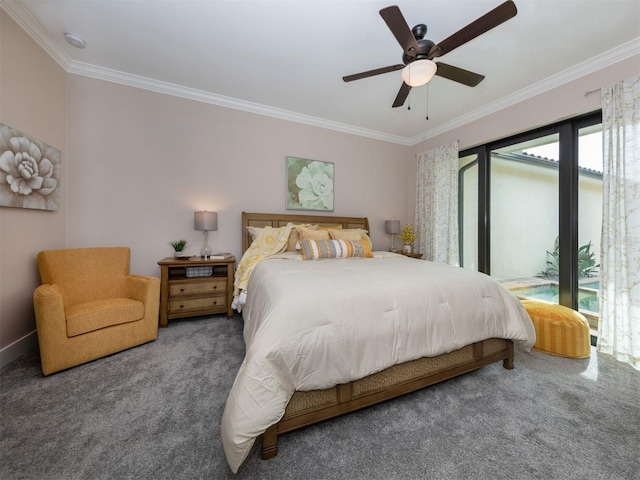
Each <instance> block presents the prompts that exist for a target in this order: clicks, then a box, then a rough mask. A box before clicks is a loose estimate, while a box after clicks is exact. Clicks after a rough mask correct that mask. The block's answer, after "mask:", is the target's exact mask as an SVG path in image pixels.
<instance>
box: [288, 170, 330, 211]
mask: <svg viewBox="0 0 640 480" xmlns="http://www.w3.org/2000/svg"><path fill="white" fill-rule="evenodd" d="M333 174H334V165H333V163H331V162H322V161H319V160H306V159H304V158H296V157H287V210H321V211H324V212H333Z"/></svg>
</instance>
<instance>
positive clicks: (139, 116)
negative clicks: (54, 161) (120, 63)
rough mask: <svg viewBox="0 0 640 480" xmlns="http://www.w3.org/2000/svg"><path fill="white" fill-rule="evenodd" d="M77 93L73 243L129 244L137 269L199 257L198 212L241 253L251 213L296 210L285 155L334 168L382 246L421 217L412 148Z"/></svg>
mask: <svg viewBox="0 0 640 480" xmlns="http://www.w3.org/2000/svg"><path fill="white" fill-rule="evenodd" d="M68 92H69V102H68V128H69V162H68V163H69V171H68V172H69V173H68V183H69V185H68V190H67V192H68V207H67V216H68V242H67V243H68V246H69V247H81V246H89V245H129V246H130V247H131V248H132V265H131V268H132V270H134V271H136V272H138V273H143V274H148V275H156V276H157V275H158V273H159V272H158V266H157V262H158V260H160V259H162V258H163V257H166V256H170V255H171V254H172V250H171V247H169V245H168V242H169V241H170V240H175V239H178V238H186V239H187V240H189V242H190V243H191V247H190V249H189V250H188V252H189V253H198V252H199V249H200V245H201V243H202V232H197V231H195V230H194V229H193V212H194V211H195V210H203V209H206V210H213V211H217V212H218V231H216V232H211V233H210V234H209V240H210V242H209V243H210V244H211V246H212V248H213V250H214V251H229V252H232V253H234V254H235V255H236V256H237V257H238V258H239V255H240V253H241V252H240V248H241V231H240V230H241V226H240V220H241V213H242V211H249V212H285V211H286V210H285V157H286V156H287V155H292V156H298V157H303V158H310V159H317V160H324V161H330V162H334V163H335V212H334V213H333V214H334V215H349V216H350V215H356V216H368V217H369V220H370V228H371V236H372V240H373V243H374V247H378V248H382V249H387V248H388V247H389V243H390V238H389V237H388V236H387V235H385V233H384V220H385V219H388V218H399V219H402V220H403V221H405V222H406V221H409V220H411V218H412V216H413V205H412V204H411V203H410V202H409V200H408V199H407V198H406V195H404V190H405V186H406V184H407V182H408V181H409V177H410V174H411V161H410V157H409V155H410V152H409V149H408V148H407V147H405V146H400V145H395V144H390V143H386V142H381V141H378V140H372V139H367V138H363V137H358V136H354V135H349V134H344V133H338V132H334V131H331V130H325V129H321V128H317V127H310V126H306V125H301V124H296V123H292V122H288V121H284V120H277V119H274V118H270V117H265V116H261V115H255V114H251V113H246V112H242V111H238V110H232V109H228V108H223V107H218V106H214V105H210V104H205V103H199V102H195V101H192V100H185V99H182V98H177V97H172V96H168V95H162V94H158V93H153V92H149V91H144V90H140V89H136V88H132V87H127V86H122V85H117V84H114V83H109V82H104V81H101V80H95V79H90V78H87V77H83V76H78V75H69V79H68ZM291 213H295V212H291Z"/></svg>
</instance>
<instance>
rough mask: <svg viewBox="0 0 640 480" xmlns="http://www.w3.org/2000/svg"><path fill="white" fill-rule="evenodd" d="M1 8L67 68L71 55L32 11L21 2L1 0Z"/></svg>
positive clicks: (59, 63)
mask: <svg viewBox="0 0 640 480" xmlns="http://www.w3.org/2000/svg"><path fill="white" fill-rule="evenodd" d="M0 8H2V10H4V11H5V12H7V14H8V15H9V16H10V17H11V18H12V19H13V21H14V22H16V23H17V24H18V25H19V26H20V27H21V28H22V29H23V30H24V31H25V32H27V34H29V36H31V38H33V39H34V40H35V42H36V43H37V44H38V45H39V46H40V47H41V48H42V49H43V50H44V51H45V52H47V54H48V55H49V56H50V57H51V58H53V59H54V60H55V61H56V62H57V63H58V65H60V66H61V67H62V68H63V69H64V70H67V67H68V65H69V63H70V62H71V57H70V56H69V55H68V54H67V52H65V51H64V50H63V49H62V48H61V47H60V46H59V45H58V44H57V43H56V42H55V41H54V40H53V38H51V35H49V33H48V32H47V31H46V30H45V29H44V28H42V25H40V22H38V21H37V20H36V19H35V18H34V17H33V15H31V12H29V10H27V9H26V8H25V7H24V6H23V5H22V3H21V2H15V1H11V0H0Z"/></svg>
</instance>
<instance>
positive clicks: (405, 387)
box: [242, 212, 513, 459]
mask: <svg viewBox="0 0 640 480" xmlns="http://www.w3.org/2000/svg"><path fill="white" fill-rule="evenodd" d="M287 223H293V224H300V223H311V224H313V225H321V226H332V225H342V228H362V229H364V230H367V231H368V230H369V221H368V219H367V218H366V217H332V216H325V215H289V214H268V213H246V212H243V213H242V252H243V253H244V251H245V250H246V249H247V248H249V246H250V245H251V236H250V235H249V232H248V231H247V227H248V226H253V227H266V226H271V227H276V228H277V227H282V226H284V225H286V224H287ZM416 261H419V260H416ZM499 361H502V362H503V367H504V368H506V369H509V370H510V369H512V368H513V342H512V341H511V340H505V339H501V338H489V339H486V340H483V341H480V342H477V343H473V344H471V345H467V346H465V347H463V348H461V349H459V350H455V351H453V352H450V353H446V354H444V355H439V356H437V357H425V358H420V359H418V360H413V361H411V362H406V363H402V364H399V365H394V366H393V367H390V368H387V369H386V370H383V371H381V372H378V373H375V374H373V375H369V376H367V377H364V378H362V379H360V380H354V381H352V382H349V383H345V384H341V385H336V386H335V387H331V388H328V389H325V390H314V391H311V392H301V391H296V392H295V393H294V394H293V397H291V400H290V401H289V404H288V405H287V408H286V410H285V413H284V416H283V417H282V418H281V419H280V421H279V422H278V423H276V424H274V425H272V426H270V427H269V428H268V429H267V430H266V431H265V432H264V434H263V435H262V458H263V459H268V458H272V457H275V456H276V455H277V454H278V445H277V442H278V435H279V434H281V433H285V432H290V431H292V430H297V429H298V428H302V427H306V426H308V425H312V424H314V423H318V422H321V421H323V420H327V419H329V418H332V417H336V416H338V415H343V414H345V413H349V412H353V411H355V410H359V409H361V408H364V407H368V406H370V405H374V404H376V403H380V402H384V401H385V400H389V399H391V398H394V397H398V396H400V395H404V394H405V393H409V392H413V391H415V390H419V389H421V388H424V387H427V386H429V385H433V384H435V383H439V382H442V381H444V380H448V379H450V378H454V377H457V376H459V375H462V374H465V373H468V372H471V371H473V370H476V369H478V368H481V367H484V366H486V365H489V364H491V363H494V362H499Z"/></svg>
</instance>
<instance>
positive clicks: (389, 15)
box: [380, 5, 418, 57]
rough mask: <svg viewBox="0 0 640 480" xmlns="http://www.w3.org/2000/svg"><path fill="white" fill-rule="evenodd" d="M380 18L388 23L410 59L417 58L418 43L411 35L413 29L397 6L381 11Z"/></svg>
mask: <svg viewBox="0 0 640 480" xmlns="http://www.w3.org/2000/svg"><path fill="white" fill-rule="evenodd" d="M380 16H381V17H382V19H383V20H384V21H385V22H386V24H387V26H388V27H389V30H391V33H393V35H394V36H395V37H396V40H398V43H399V44H400V46H401V47H402V50H404V53H406V54H407V55H409V56H410V57H415V56H416V55H417V54H418V42H417V41H416V38H415V37H414V36H413V33H411V29H410V28H409V25H408V24H407V21H406V20H405V19H404V16H403V15H402V12H400V9H399V8H398V7H397V6H396V5H393V6H391V7H387V8H383V9H382V10H380Z"/></svg>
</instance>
